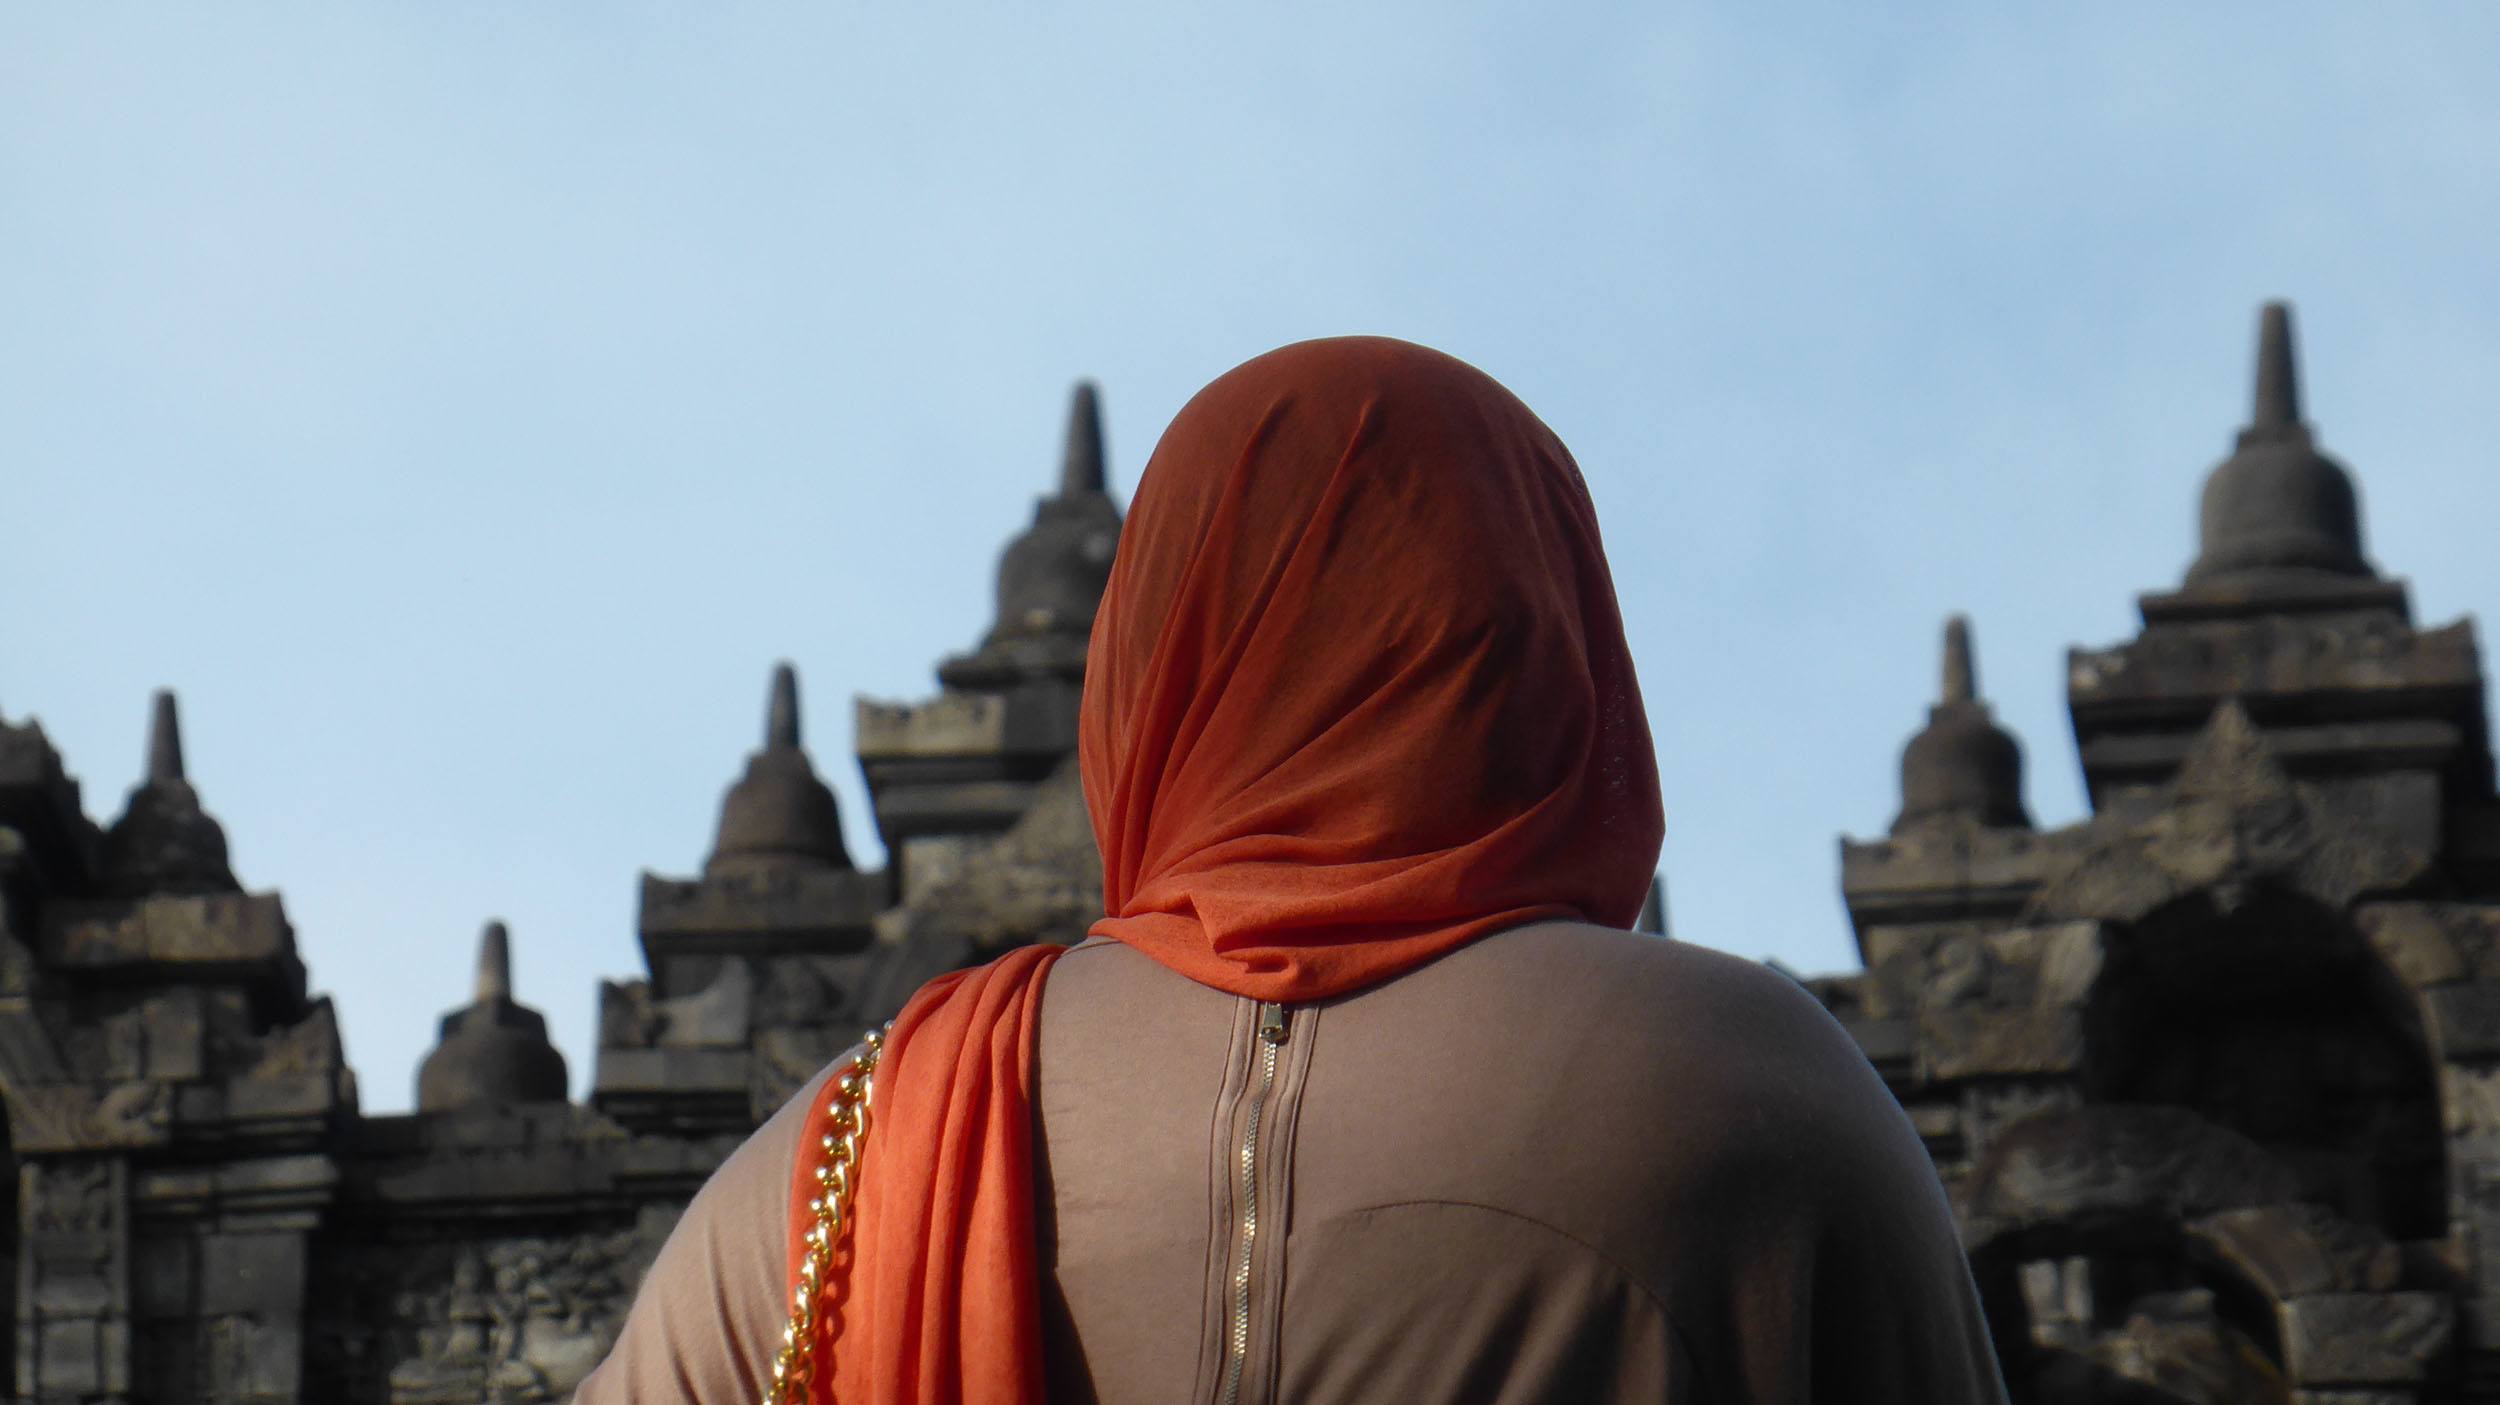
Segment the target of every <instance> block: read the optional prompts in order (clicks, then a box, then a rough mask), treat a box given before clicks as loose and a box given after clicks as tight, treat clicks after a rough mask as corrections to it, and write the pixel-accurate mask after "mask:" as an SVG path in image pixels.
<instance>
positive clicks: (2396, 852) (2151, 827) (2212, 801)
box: [2026, 702, 2431, 922]
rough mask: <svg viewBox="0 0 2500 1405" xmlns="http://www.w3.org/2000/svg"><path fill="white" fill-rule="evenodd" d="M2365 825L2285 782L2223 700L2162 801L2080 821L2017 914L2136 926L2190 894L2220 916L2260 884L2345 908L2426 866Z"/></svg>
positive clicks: (2425, 860)
mask: <svg viewBox="0 0 2500 1405" xmlns="http://www.w3.org/2000/svg"><path fill="white" fill-rule="evenodd" d="M2368 818H2369V817H2367V816H2354V815H2349V814H2344V813H2340V812H2337V811H2335V810H2334V809H2333V808H2332V807H2330V806H2328V805H2326V804H2325V803H2324V802H2322V801H2321V800H2319V799H2318V798H2317V797H2316V796H2315V795H2314V794H2313V793H2312V792H2311V791H2310V789H2309V788H2308V787H2305V786H2302V785H2300V784H2299V783H2297V782H2295V781H2293V780H2292V779H2291V778H2290V777H2289V776H2288V775H2286V774H2285V773H2284V771H2283V768H2282V767H2281V766H2280V765H2278V764H2277V763H2276V761H2275V759H2274V757H2273V755H2272V754H2271V753H2270V752H2269V751H2268V750H2267V747H2266V743H2265V740H2264V738H2263V737H2262V736H2260V735H2259V733H2258V731H2257V728H2256V726H2255V724H2253V723H2251V722H2250V721H2249V719H2248V714H2247V713H2246V712H2245V711H2243V710H2242V709H2241V708H2240V706H2239V704H2238V703H2236V702H2226V703H2224V704H2223V705H2222V706H2221V707H2219V708H2216V709H2215V710H2214V717H2213V721H2212V722H2210V723H2209V724H2207V726H2206V728H2205V731H2204V733H2203V734H2202V735H2201V736H2200V737H2199V738H2198V739H2197V742H2196V746H2195V748H2194V750H2192V751H2191V752H2190V753H2189V754H2188V758H2187V761H2186V763H2185V764H2184V765H2182V766H2181V767H2180V769H2179V774H2178V775H2177V776H2176V777H2175V778H2173V779H2172V781H2171V782H2170V784H2169V785H2168V786H2166V787H2165V788H2164V789H2163V791H2162V796H2161V801H2160V803H2159V804H2158V805H2157V806H2156V807H2154V808H2153V809H2152V810H2151V811H2150V812H2149V813H2146V814H2143V815H2141V816H2140V817H2131V818H2120V817H2117V816H2106V817H2104V818H2101V819H2096V820H2094V821H2093V822H2092V823H2091V824H2089V825H2087V826H2086V827H2085V842H2084V843H2083V845H2082V847H2081V849H2080V851H2079V853H2078V854H2077V856H2076V858H2075V859H2074V861H2073V862H2072V863H2070V864H2068V865H2067V866H2065V867H2064V868H2063V869H2062V870H2061V871H2060V872H2059V873H2058V874H2057V876H2056V877H2054V878H2053V879H2051V880H2050V882H2049V883H2048V884H2047V885H2045V886H2044V887H2043V888H2042V889H2041V891H2040V892H2039V893H2038V894H2037V895H2036V896H2034V897H2033V899H2032V901H2031V904H2030V907H2029V909H2028V912H2027V914H2026V917H2027V918H2028V919H2029V920H2037V921H2047V920H2054V919H2057V918H2101V919H2106V920H2111V921H2120V922H2133V921H2136V920H2138V919H2140V918H2142V917H2143V916H2144V915H2145V914H2147V913H2149V912H2151V911H2153V910H2154V909H2155V908H2157V907H2160V906H2161V905H2162V904H2164V903H2167V902H2170V901H2172V900H2174V899H2176V898H2180V897H2184V896H2186V895H2187V894H2189V893H2193V892H2199V891H2202V892H2207V893H2210V894H2212V895H2213V896H2214V898H2215V900H2216V903H2217V905H2219V906H2222V907H2223V908H2225V909H2226V910H2227V909H2228V908H2229V907H2231V906H2233V905H2234V904H2235V903H2236V902H2237V901H2238V900H2239V899H2241V898H2243V897H2244V896H2245V895H2246V893H2247V891H2248V889H2249V888H2250V887H2251V886H2252V885H2254V884H2255V883H2257V882H2260V881H2271V882H2276V883H2280V884H2283V885H2285V886H2288V887H2290V888H2293V889H2295V890H2297V891H2300V892H2303V893H2306V894H2308V895H2309V896H2311V897H2313V898H2315V899H2317V900H2318V901H2319V902H2321V903H2323V904H2325V905H2326V906H2328V907H2331V908H2343V907H2345V906H2348V905H2349V904H2350V903H2351V902H2352V901H2353V899H2354V898H2356V897H2358V896H2360V895H2361V894H2362V893H2364V892H2368V891H2374V890H2390V889H2396V888H2401V887H2403V886H2404V885H2405V884H2407V883H2409V882H2411V881H2413V880H2414V879H2416V878H2418V877H2420V876H2421V875H2422V874H2423V873H2424V872H2425V871H2426V870H2427V869H2428V868H2429V866H2430V861H2431V856H2430V855H2429V854H2426V853H2423V852H2420V851H2419V850H2417V849H2414V848H2411V847H2410V846H2406V845H2403V844H2400V843H2398V842H2396V841H2394V840H2392V839H2391V838H2389V837H2388V836H2386V835H2385V834H2383V833H2381V832H2380V830H2379V829H2378V827H2377V826H2375V825H2372V824H2370V823H2368Z"/></svg>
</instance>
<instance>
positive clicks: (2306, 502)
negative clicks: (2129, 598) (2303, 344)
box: [2187, 302, 2377, 599]
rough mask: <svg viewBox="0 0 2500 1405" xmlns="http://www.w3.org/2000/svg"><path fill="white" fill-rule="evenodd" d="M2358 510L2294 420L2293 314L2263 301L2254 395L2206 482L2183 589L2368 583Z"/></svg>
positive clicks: (2335, 469) (2337, 467) (2252, 593)
mask: <svg viewBox="0 0 2500 1405" xmlns="http://www.w3.org/2000/svg"><path fill="white" fill-rule="evenodd" d="M2376 574H2377V573H2376V572H2375V571H2373V570H2372V569H2371V568H2370V563H2369V561H2368V559H2367V558H2365V557H2364V556H2363V555H2362V553H2361V504H2360V498H2359V495H2358V494H2356V493H2355V492H2354V491H2353V485H2352V476H2351V475H2350V474H2349V473H2347V472H2345V471H2344V467H2343V465H2341V464H2339V463H2337V462H2335V461H2334V460H2333V459H2331V458H2328V457H2327V456H2326V455H2324V454H2322V453H2320V452H2318V448H2317V444H2316V441H2315V439H2314V437H2313V436H2312V434H2311V432H2310V429H2309V426H2308V425H2307V424H2306V423H2304V422H2303V421H2302V419H2301V417H2300V373H2299V369H2298V366H2297V358H2296V356H2295V354H2294V351H2293V346H2292V309H2291V307H2290V305H2289V304H2287V303H2282V302H2270V303H2267V304H2266V305H2265V308H2264V310H2263V311H2262V312H2261V313H2260V314H2259V317H2258V322H2257V393H2256V397H2255V402H2254V403H2253V404H2252V405H2251V406H2250V407H2249V415H2248V426H2247V427H2246V428H2245V429H2242V430H2241V431H2240V432H2239V438H2238V441H2237V443H2236V444H2235V445H2234V446H2233V448H2232V452H2231V456H2230V457H2229V458H2227V459H2224V460H2223V461H2222V462H2221V463H2219V464H2216V465H2215V466H2214V470H2213V472H2212V473H2211V474H2209V475H2207V476H2206V479H2205V493H2204V497H2203V499H2202V500H2201V502H2200V503H2199V505H2198V507H2197V553H2196V560H2195V561H2193V562H2191V563H2190V564H2189V566H2188V571H2187V585H2188V587H2189V588H2190V589H2192V590H2193V589H2200V588H2204V587H2209V586H2217V585H2226V584H2227V586H2228V588H2229V589H2231V590H2234V591H2237V592H2239V594H2240V595H2241V596H2242V597H2243V598H2247V599H2259V598H2262V597H2263V596H2264V595H2265V593H2266V592H2270V591H2274V590H2276V589H2277V588H2280V587H2284V586H2287V585H2292V586H2297V585H2298V584H2299V583H2300V581H2301V579H2302V578H2303V577H2306V578H2307V579H2308V580H2309V581H2310V582H2312V583H2314V582H2315V581H2317V580H2318V579H2320V578H2323V577H2326V576H2350V577H2356V578H2359V579H2364V580H2367V579H2370V578H2372V577H2374V576H2375V575H2376Z"/></svg>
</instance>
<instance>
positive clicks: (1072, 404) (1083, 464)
mask: <svg viewBox="0 0 2500 1405" xmlns="http://www.w3.org/2000/svg"><path fill="white" fill-rule="evenodd" d="M1104 482H1105V478H1104V475H1103V465H1102V404H1101V398H1100V396H1099V395H1098V394H1097V393H1096V391H1095V389H1094V383H1093V382H1092V381H1078V382H1077V383H1076V393H1075V394H1074V395H1073V396H1071V397H1070V398H1069V401H1068V443H1067V448H1066V449H1065V451H1064V452H1063V453H1062V454H1061V456H1060V460H1059V496H1061V497H1063V498H1070V497H1075V496H1076V495H1077V494H1079V493H1099V492H1102V491H1103V484H1104Z"/></svg>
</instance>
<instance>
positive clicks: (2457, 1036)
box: [2422, 985, 2500, 1059]
mask: <svg viewBox="0 0 2500 1405" xmlns="http://www.w3.org/2000/svg"><path fill="white" fill-rule="evenodd" d="M2422 1007H2423V1010H2424V1012H2425V1013H2426V1015H2427V1016H2428V1024H2429V1026H2430V1036H2431V1048H2432V1050H2433V1051H2434V1052H2435V1053H2436V1054H2437V1056H2438V1057H2440V1058H2443V1059H2488V1058H2500V986H2490V985H2445V986H2438V987H2435V988H2433V989H2430V990H2426V991H2424V992H2422Z"/></svg>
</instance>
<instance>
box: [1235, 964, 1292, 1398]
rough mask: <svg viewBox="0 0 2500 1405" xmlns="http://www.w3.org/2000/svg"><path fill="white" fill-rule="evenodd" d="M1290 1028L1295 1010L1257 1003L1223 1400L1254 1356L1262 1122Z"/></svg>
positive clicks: (1238, 1388)
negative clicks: (1252, 1285) (1252, 1307)
mask: <svg viewBox="0 0 2500 1405" xmlns="http://www.w3.org/2000/svg"><path fill="white" fill-rule="evenodd" d="M1292 1032H1293V1012H1292V1011H1290V1010H1288V1009H1286V1008H1285V1007H1284V1006H1282V1005H1272V1004H1269V1003H1267V1002H1265V1001H1261V1002H1260V1003H1259V1011H1258V1032H1257V1036H1256V1049H1255V1052H1254V1053H1253V1054H1252V1055H1251V1057H1252V1058H1253V1059H1254V1060H1255V1061H1256V1063H1257V1066H1258V1072H1257V1074H1256V1075H1255V1076H1254V1079H1253V1081H1252V1083H1251V1085H1250V1100H1249V1101H1250V1107H1249V1111H1248V1113H1247V1115H1246V1116H1245V1117H1244V1118H1243V1120H1242V1125H1241V1144H1240V1146H1239V1147H1238V1148H1236V1150H1237V1152H1238V1153H1239V1158H1240V1159H1239V1162H1238V1164H1237V1165H1236V1167H1235V1168H1234V1169H1235V1173H1236V1174H1237V1176H1238V1177H1239V1187H1240V1191H1239V1200H1238V1202H1237V1203H1238V1209H1239V1215H1238V1217H1237V1218H1236V1220H1235V1222H1234V1224H1233V1234H1234V1237H1235V1239H1236V1241H1237V1247H1236V1248H1235V1250H1234V1258H1233V1264H1232V1279H1231V1282H1230V1284H1228V1285H1227V1286H1228V1296H1229V1299H1230V1300H1229V1301H1228V1302H1227V1303H1226V1304H1225V1323H1224V1384H1223V1388H1222V1390H1221V1391H1220V1392H1219V1393H1218V1395H1217V1397H1216V1398H1217V1400H1218V1401H1220V1402H1221V1405H1239V1403H1240V1400H1241V1377H1242V1371H1243V1369H1244V1368H1245V1367H1246V1366H1247V1365H1248V1363H1249V1359H1250V1264H1251V1256H1252V1254H1253V1253H1254V1252H1255V1251H1256V1249H1257V1247H1258V1239H1259V1126H1260V1123H1261V1122H1262V1121H1264V1120H1265V1115H1266V1112H1267V1102H1268V1097H1269V1095H1270V1094H1272V1093H1273V1092H1275V1090H1276V1064H1277V1060H1278V1059H1279V1058H1280V1057H1281V1056H1282V1055H1283V1053H1284V1047H1285V1039H1286V1037H1287V1036H1288V1035H1290V1034H1291V1033H1292Z"/></svg>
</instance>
